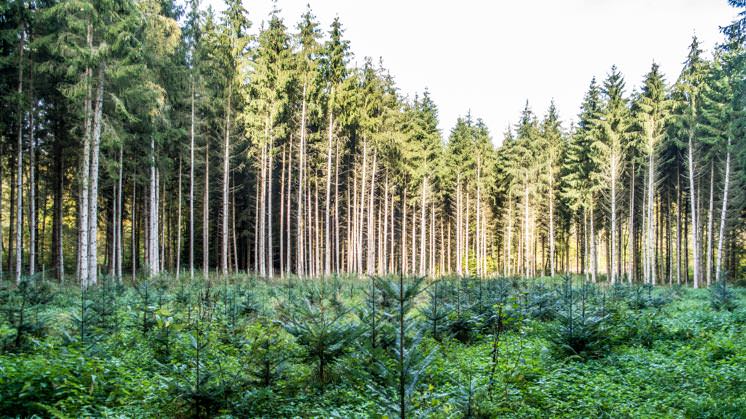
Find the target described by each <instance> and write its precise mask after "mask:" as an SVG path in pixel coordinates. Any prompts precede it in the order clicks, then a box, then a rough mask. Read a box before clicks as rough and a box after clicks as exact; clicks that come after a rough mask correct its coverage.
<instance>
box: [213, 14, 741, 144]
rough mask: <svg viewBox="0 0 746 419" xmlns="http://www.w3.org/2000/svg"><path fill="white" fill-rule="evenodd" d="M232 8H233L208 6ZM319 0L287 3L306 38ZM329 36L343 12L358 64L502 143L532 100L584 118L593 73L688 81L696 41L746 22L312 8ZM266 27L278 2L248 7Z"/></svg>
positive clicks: (635, 82) (447, 123)
mask: <svg viewBox="0 0 746 419" xmlns="http://www.w3.org/2000/svg"><path fill="white" fill-rule="evenodd" d="M203 3H205V4H212V5H213V7H215V9H216V10H222V7H223V6H222V0H203ZM308 3H309V0H279V1H278V6H279V8H280V9H281V15H282V17H283V18H284V19H285V22H286V24H287V26H288V27H290V28H292V29H293V30H294V28H295V25H296V23H297V21H298V20H299V17H300V15H301V14H302V13H303V11H304V10H305V8H306V4H308ZM310 4H311V7H312V9H313V11H314V14H315V15H316V17H317V18H318V20H319V21H320V23H321V25H322V29H323V30H324V31H325V32H326V31H327V30H328V28H329V24H330V23H331V22H332V20H333V19H334V17H335V16H337V15H338V16H339V17H340V20H341V21H342V24H343V26H344V28H345V30H346V31H345V37H346V38H347V39H348V40H350V42H351V48H352V52H353V53H354V55H355V57H354V58H353V63H355V62H357V63H362V60H363V57H366V56H370V57H373V58H374V59H375V60H374V61H375V62H377V61H378V57H383V62H384V66H385V67H386V68H388V69H389V70H390V71H391V74H392V75H393V76H394V78H395V80H396V82H397V85H398V87H399V89H400V90H401V92H402V93H403V94H406V95H410V96H411V95H414V93H416V92H421V91H422V90H424V88H425V87H427V88H429V90H430V92H431V95H432V97H433V99H434V100H435V102H436V104H437V105H438V107H439V111H440V128H441V130H442V131H443V133H444V135H446V136H447V135H448V132H449V131H450V129H451V127H453V125H454V124H455V122H456V118H457V117H458V116H460V115H464V114H466V112H467V111H469V110H471V113H472V115H473V116H474V117H480V118H482V119H484V121H485V122H486V123H487V125H488V127H489V128H490V132H491V133H492V136H493V139H494V140H495V142H496V143H499V142H500V141H501V139H502V134H503V132H504V131H505V129H506V127H507V126H508V124H509V123H511V124H513V123H515V121H517V119H518V116H519V114H520V112H521V110H522V109H523V106H524V104H525V102H526V100H528V101H529V103H530V105H531V108H532V109H533V110H534V112H536V113H537V114H539V115H540V116H541V115H544V113H545V112H546V109H547V107H548V106H549V103H550V101H551V100H552V99H554V100H555V103H556V104H557V107H558V108H559V111H560V115H561V116H562V118H563V119H564V120H565V121H566V122H565V124H564V125H565V127H567V125H568V124H567V121H569V120H571V119H575V117H576V115H577V113H578V107H579V106H580V102H581V100H582V97H583V94H584V93H585V91H586V89H587V87H588V84H589V82H590V80H591V78H592V77H593V76H596V77H597V78H598V79H600V80H602V79H603V78H605V76H606V74H607V73H608V71H609V69H610V67H611V66H612V64H616V65H617V67H619V69H620V71H621V72H622V73H623V74H624V76H625V79H626V81H627V92H628V93H629V92H631V90H632V88H634V87H635V86H639V85H640V82H641V80H642V78H643V76H644V74H645V73H646V72H647V71H648V70H649V69H650V65H651V64H652V62H653V61H655V62H657V63H658V64H659V65H660V66H661V69H662V70H663V73H664V74H665V76H666V79H667V81H668V82H669V83H670V82H672V81H674V80H675V79H676V77H677V76H678V74H679V71H680V70H681V67H682V62H683V61H684V58H685V57H686V53H687V49H688V46H689V44H690V42H691V38H692V36H693V35H695V34H696V35H697V37H698V38H699V39H700V41H701V43H702V46H703V48H704V49H705V50H706V51H707V54H708V55H709V53H710V52H711V51H712V49H713V47H714V45H715V44H716V43H717V42H719V41H720V40H721V35H720V33H719V29H718V28H719V26H722V25H725V24H727V23H729V22H730V21H731V20H733V19H734V18H735V16H736V13H735V9H733V8H731V7H729V6H728V4H727V1H726V0H562V1H558V0H510V1H508V0H506V1H499V0H494V1H487V0H484V1H476V0H460V1H439V0H429V1H428V0H375V1H357V0H310ZM244 6H245V7H246V8H247V10H248V11H249V15H250V19H251V21H252V23H253V26H252V30H253V31H257V30H258V29H259V27H260V26H261V22H262V21H263V20H266V19H267V17H268V15H269V13H270V11H271V10H272V1H271V0H244Z"/></svg>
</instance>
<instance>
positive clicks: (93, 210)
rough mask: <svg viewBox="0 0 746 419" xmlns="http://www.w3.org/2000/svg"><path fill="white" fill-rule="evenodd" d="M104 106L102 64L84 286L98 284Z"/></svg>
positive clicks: (95, 126) (99, 80) (94, 134)
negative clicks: (100, 152)
mask: <svg viewBox="0 0 746 419" xmlns="http://www.w3.org/2000/svg"><path fill="white" fill-rule="evenodd" d="M103 106H104V64H100V65H99V68H98V88H97V89H96V108H95V112H94V115H93V138H92V141H93V143H92V144H91V167H90V169H91V173H90V188H91V190H90V192H89V195H88V199H90V203H89V204H88V210H89V211H90V213H89V214H88V229H89V232H88V240H90V244H89V245H88V280H87V283H86V285H96V283H97V282H98V166H99V148H100V145H101V126H102V125H103V120H102V113H103Z"/></svg>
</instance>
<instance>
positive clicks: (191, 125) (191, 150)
mask: <svg viewBox="0 0 746 419" xmlns="http://www.w3.org/2000/svg"><path fill="white" fill-rule="evenodd" d="M191 99H192V100H191V102H192V103H191V105H192V106H191V113H190V119H189V122H190V123H189V279H190V280H194V149H195V146H194V75H192V95H191ZM120 179H121V177H120Z"/></svg>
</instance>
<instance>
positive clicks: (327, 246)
mask: <svg viewBox="0 0 746 419" xmlns="http://www.w3.org/2000/svg"><path fill="white" fill-rule="evenodd" d="M333 108H334V88H333V87H332V89H331V93H330V95H329V128H328V142H327V145H326V201H325V202H326V211H324V276H329V275H330V274H331V262H332V259H331V256H332V255H331V224H330V213H331V193H332V141H333V139H334V109H333ZM363 189H365V188H363Z"/></svg>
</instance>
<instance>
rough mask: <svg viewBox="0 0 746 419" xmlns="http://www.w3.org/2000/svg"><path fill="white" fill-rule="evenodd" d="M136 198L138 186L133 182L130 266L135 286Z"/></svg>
mask: <svg viewBox="0 0 746 419" xmlns="http://www.w3.org/2000/svg"><path fill="white" fill-rule="evenodd" d="M136 197H137V184H136V183H135V182H134V181H133V182H132V203H131V204H130V207H131V208H132V220H131V224H132V225H131V229H132V231H131V234H132V237H131V243H130V246H131V248H132V249H131V250H132V254H131V258H132V262H131V263H130V264H131V265H132V283H133V284H134V283H135V279H136V277H137V240H136V232H137V223H136V221H137V219H136V218H135V213H136V212H137V211H136V209H137V201H136V199H135V198H136Z"/></svg>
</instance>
